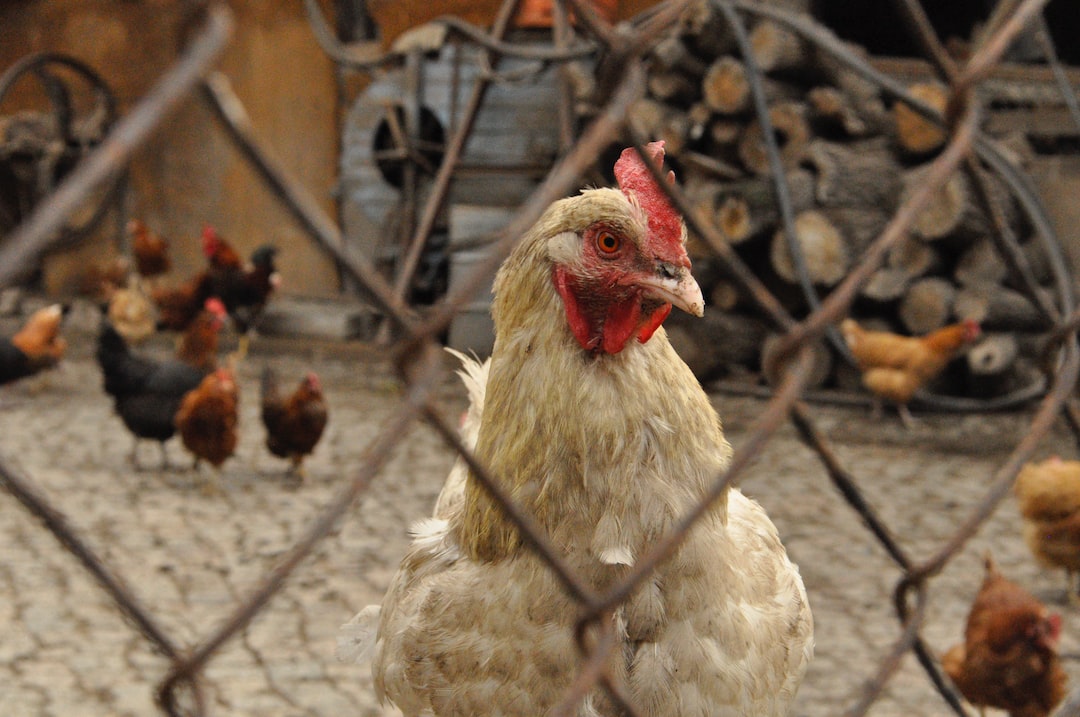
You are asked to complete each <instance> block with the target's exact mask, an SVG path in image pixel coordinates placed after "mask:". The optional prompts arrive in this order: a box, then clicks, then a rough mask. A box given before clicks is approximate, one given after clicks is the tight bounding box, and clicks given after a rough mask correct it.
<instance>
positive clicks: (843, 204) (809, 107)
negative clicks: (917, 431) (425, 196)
mask: <svg viewBox="0 0 1080 717" xmlns="http://www.w3.org/2000/svg"><path fill="white" fill-rule="evenodd" d="M694 8H695V9H694V11H693V12H692V13H690V14H689V15H688V19H687V20H686V22H684V23H683V24H682V25H681V26H680V28H679V31H678V33H677V34H675V35H673V36H671V37H668V38H666V39H664V40H663V41H662V42H660V43H659V44H658V45H657V46H656V48H655V49H654V50H653V52H652V65H651V71H650V77H649V81H648V84H647V87H648V95H647V97H645V98H644V99H642V100H641V101H640V102H638V103H637V104H636V105H635V106H634V107H633V109H632V111H631V113H630V116H629V118H628V119H629V122H630V123H631V126H633V127H634V129H635V130H637V131H638V132H640V133H641V134H643V135H645V136H648V137H650V138H659V139H663V140H665V141H666V146H667V150H668V159H669V161H670V162H671V164H672V166H673V167H674V168H675V170H676V174H677V175H678V176H679V178H680V183H681V186H682V187H683V189H684V191H685V193H686V196H687V198H688V199H689V201H690V203H691V206H692V209H693V214H694V216H695V217H696V219H697V220H698V221H700V222H702V223H704V224H707V225H708V226H711V227H713V228H714V229H715V230H717V232H718V233H719V234H720V235H721V236H722V237H723V239H724V240H725V241H727V242H729V243H730V244H731V246H732V247H733V249H734V250H735V251H736V253H737V254H738V255H739V256H740V257H741V258H742V259H743V260H744V261H745V263H746V264H747V265H748V266H749V267H750V268H751V269H752V270H753V271H754V272H755V273H756V274H757V276H758V277H759V278H760V279H762V281H764V282H765V284H766V286H767V287H768V288H769V289H770V290H771V291H772V292H773V294H774V295H775V296H776V297H777V298H779V299H780V300H781V301H782V302H783V303H784V304H785V306H786V308H787V309H788V310H789V311H790V312H791V313H792V314H793V315H795V316H796V317H801V316H804V315H805V314H806V313H807V311H808V310H809V307H810V301H809V300H808V298H807V296H806V292H805V289H804V288H803V283H804V282H809V283H810V284H812V286H813V290H814V291H815V292H816V293H817V294H818V296H819V297H821V296H824V295H826V294H827V293H828V291H829V290H830V289H831V288H832V287H835V286H836V285H837V284H838V283H839V282H840V281H841V280H842V279H843V278H844V277H845V276H847V274H848V272H849V271H850V269H851V267H852V266H853V265H854V264H855V263H856V262H858V260H859V258H860V256H861V255H862V253H863V252H864V251H865V250H866V248H867V247H868V246H869V245H870V244H871V243H872V242H873V241H874V240H875V239H876V238H877V237H878V236H880V234H881V232H882V230H883V229H884V228H885V226H886V225H887V224H888V222H889V221H890V220H891V219H892V217H893V215H894V213H895V211H896V209H897V208H898V207H899V206H900V203H901V202H903V201H904V199H905V198H906V197H907V196H908V195H909V193H910V192H911V191H913V190H914V189H915V188H917V187H919V186H922V184H923V183H924V182H925V179H926V172H927V168H928V166H929V163H930V161H932V160H933V159H934V157H935V156H936V154H937V153H938V152H939V151H940V150H941V149H942V147H943V146H944V145H945V142H946V140H947V138H948V137H947V134H946V133H945V131H944V130H942V129H941V128H939V127H938V126H936V125H935V124H933V123H931V122H928V121H927V120H925V119H924V118H923V117H922V116H920V115H919V114H917V113H916V112H914V111H913V110H912V109H911V108H910V107H908V106H907V105H905V104H904V103H902V102H891V101H887V100H886V98H885V97H884V96H883V95H882V94H881V93H880V92H879V91H878V90H877V89H876V88H875V87H873V86H872V85H870V84H869V83H868V82H866V81H865V80H864V79H863V78H861V77H860V76H858V75H856V74H855V73H854V72H852V71H851V70H850V69H848V68H846V67H843V66H841V65H840V64H839V63H837V62H836V61H835V60H832V59H831V58H830V57H829V56H828V55H826V53H824V52H822V51H820V50H818V49H817V48H815V47H814V46H813V45H811V44H809V43H807V42H805V41H804V40H803V39H802V38H801V37H799V36H798V35H796V34H795V33H792V32H789V31H787V30H786V29H784V28H783V27H781V26H780V25H779V24H777V23H775V22H772V21H770V20H767V19H763V20H758V21H756V22H755V21H754V20H753V19H752V18H748V22H749V23H750V24H749V40H750V44H751V45H752V48H753V64H756V66H757V67H758V68H759V70H760V71H761V72H762V73H763V76H762V79H761V89H762V90H763V92H764V96H765V98H766V102H767V106H768V115H769V120H770V123H771V125H772V132H773V136H774V137H775V139H776V143H777V147H778V149H779V159H780V162H779V164H780V167H781V169H782V171H783V179H784V181H785V182H786V187H787V194H788V196H789V198H790V203H791V211H792V218H793V223H794V233H795V236H794V237H790V236H788V234H787V232H786V231H785V229H784V222H783V221H782V217H781V211H780V202H779V200H778V196H777V183H776V177H775V176H774V167H773V165H772V163H771V162H770V161H769V156H768V154H767V152H766V145H765V142H764V134H763V133H764V128H763V126H762V123H761V121H760V119H759V118H758V117H757V115H756V113H755V112H754V101H753V94H752V77H751V74H750V73H751V71H752V70H751V68H750V67H749V66H748V63H747V60H746V58H744V57H742V56H741V55H740V54H739V51H738V46H737V43H736V41H735V35H734V33H733V31H732V29H731V28H730V27H728V25H727V23H726V21H725V19H724V17H723V15H722V14H721V13H720V12H719V11H718V10H714V9H713V8H712V6H711V5H710V4H709V3H707V2H702V3H699V4H697V5H695V6H694ZM853 49H856V50H858V48H853ZM862 54H863V55H864V56H865V53H862ZM908 89H909V90H910V92H911V94H912V95H913V96H915V97H917V98H918V99H920V100H922V101H923V102H925V103H928V104H930V105H932V106H935V107H938V108H940V109H944V107H945V103H946V100H947V90H946V88H945V87H944V86H942V85H940V84H937V83H934V82H930V81H920V82H911V83H909V86H908ZM1008 143H1009V146H1010V148H1011V150H1010V152H1011V156H1014V157H1017V158H1019V159H1021V160H1023V159H1024V158H1025V156H1030V153H1029V152H1030V151H1029V150H1025V149H1024V147H1025V141H1024V140H1023V138H1022V137H1019V138H1017V137H1009V138H1008ZM1017 147H1019V148H1020V150H1019V151H1017V150H1016V148H1017ZM983 180H984V185H985V187H987V188H988V189H987V190H986V191H987V192H988V194H989V196H990V197H991V200H992V201H993V203H994V205H995V206H996V210H997V213H998V214H999V215H1000V219H1001V220H1002V221H1004V222H1005V223H1006V224H1007V225H1008V227H1009V229H1010V230H1011V231H1012V232H1013V233H1014V235H1015V236H1017V237H1019V238H1020V240H1021V244H1022V247H1023V250H1024V252H1025V254H1026V255H1027V258H1028V259H1029V261H1031V263H1032V265H1033V270H1034V271H1035V273H1036V274H1037V276H1038V278H1039V280H1040V281H1043V282H1048V281H1049V279H1048V277H1047V276H1046V274H1047V272H1046V271H1045V266H1046V260H1045V259H1044V258H1042V257H1041V256H1040V255H1041V252H1040V250H1039V248H1038V247H1037V245H1036V243H1035V242H1033V241H1032V240H1031V237H1030V234H1031V229H1030V227H1029V226H1028V225H1027V223H1026V221H1025V218H1024V216H1023V214H1022V212H1021V211H1020V210H1019V209H1018V206H1017V204H1016V202H1015V200H1014V198H1013V197H1012V196H1011V195H1010V193H1009V192H1008V191H1007V188H1006V187H1005V185H1004V183H1003V182H1002V181H1001V180H1000V179H999V178H998V177H996V176H993V175H991V174H990V173H988V172H986V173H984V176H983ZM995 227H996V225H995V223H994V220H993V219H991V218H990V217H988V216H986V214H985V213H984V212H983V211H982V208H981V205H980V202H979V193H978V192H977V191H976V187H973V186H972V182H971V181H970V180H969V178H968V177H967V176H966V175H964V174H962V173H958V174H956V175H954V176H953V177H952V178H950V180H949V181H948V183H947V184H946V185H945V186H944V187H943V188H942V189H941V191H939V192H937V193H936V194H935V195H934V197H933V200H932V202H931V204H930V206H928V207H927V208H926V209H925V210H924V211H923V212H922V213H921V214H920V215H919V216H918V218H917V219H916V221H915V222H914V224H913V226H912V227H911V230H910V232H909V235H908V236H906V237H905V239H904V240H903V241H902V242H900V243H899V244H898V245H897V246H895V247H894V248H893V249H892V250H891V251H890V252H889V253H888V255H887V257H886V259H885V261H884V262H883V264H882V266H881V267H880V268H879V269H878V270H877V271H876V272H875V273H874V274H873V276H872V277H871V279H870V280H869V281H868V282H867V283H866V284H865V285H864V286H862V287H861V290H860V293H859V297H858V299H857V301H856V304H855V305H854V307H853V310H852V313H853V315H854V316H855V317H856V318H858V319H860V320H868V321H872V322H875V323H876V324H878V325H879V326H880V327H881V328H887V329H889V330H892V331H895V332H897V333H900V334H905V335H921V334H924V333H927V332H930V331H933V330H935V329H938V328H941V327H942V326H945V325H946V324H949V323H953V322H956V321H959V320H961V319H965V318H973V319H976V320H978V321H979V322H980V323H981V324H982V327H983V330H984V334H985V337H984V339H983V340H982V341H981V342H980V343H979V344H977V345H975V346H974V347H973V348H972V349H971V350H970V351H968V352H967V354H966V355H965V356H963V357H961V358H960V359H958V360H957V361H956V362H955V363H954V366H953V367H951V368H952V369H953V370H951V371H950V372H948V373H947V376H949V377H950V378H949V379H946V380H945V381H946V382H945V383H942V384H937V385H935V386H934V387H933V390H934V391H935V392H938V393H942V394H950V395H958V396H971V397H979V398H993V397H995V396H999V395H1001V394H1002V393H1003V392H1008V391H1013V390H1015V389H1016V388H1017V387H1018V386H1021V385H1023V384H1024V383H1025V382H1031V381H1034V380H1035V379H1036V378H1037V371H1036V369H1035V364H1036V358H1037V357H1036V356H1035V348H1034V347H1037V346H1038V345H1039V342H1038V341H1037V340H1034V339H1035V337H1037V336H1038V334H1040V333H1042V332H1045V330H1046V325H1045V323H1044V322H1043V321H1042V320H1041V316H1040V313H1039V311H1038V310H1037V308H1036V306H1035V304H1034V303H1033V302H1032V301H1031V300H1030V299H1029V298H1028V297H1027V296H1026V295H1025V294H1024V293H1023V292H1022V291H1021V287H1020V285H1019V284H1017V283H1016V282H1015V281H1014V280H1013V278H1012V276H1011V274H1010V271H1009V270H1008V268H1007V266H1006V264H1005V262H1004V261H1003V260H1002V259H1001V256H1000V254H999V252H998V249H997V246H998V242H997V241H996V240H995V237H994V233H995V232H996V228H995ZM793 249H795V250H797V253H798V254H801V258H798V257H796V256H795V255H793ZM691 250H692V255H694V256H693V258H694V262H695V273H696V274H698V276H699V282H700V283H701V284H702V290H703V291H704V293H705V296H706V300H707V302H708V304H709V308H710V311H709V312H707V313H706V317H710V316H711V317H712V318H711V319H709V320H705V321H702V320H698V321H678V320H676V321H675V322H674V323H672V325H671V333H672V334H673V340H675V341H676V343H677V344H678V346H679V347H680V349H681V350H683V351H684V352H685V353H686V355H689V356H691V357H692V366H693V368H694V369H695V371H696V372H697V373H698V376H699V377H700V378H703V379H708V378H714V377H718V376H720V375H723V374H725V373H729V372H731V371H760V369H761V366H762V362H761V357H762V352H763V351H764V350H768V348H767V347H769V346H772V345H773V343H774V341H775V339H774V337H772V335H771V333H768V332H767V331H766V328H769V327H764V325H763V324H762V323H761V319H760V317H759V316H757V315H755V313H754V308H753V306H752V302H751V301H750V300H749V299H748V297H745V296H742V295H741V294H740V291H739V289H738V285H737V283H735V282H734V281H733V280H732V278H731V277H729V276H726V275H725V274H724V272H723V271H722V270H721V268H720V267H719V265H718V262H717V260H716V259H715V258H712V257H710V254H709V252H708V250H707V249H706V248H704V247H703V246H702V245H701V244H699V243H696V242H695V241H693V240H692V241H691ZM672 318H673V319H674V318H675V317H674V316H673V317H672ZM755 322H757V323H756V324H755ZM754 326H757V328H751V327H754ZM815 352H816V353H818V354H820V358H817V359H816V360H815V363H816V364H818V365H820V366H821V367H824V368H823V369H822V370H820V371H817V372H816V374H815V377H814V381H813V383H814V384H815V385H819V386H838V385H840V386H843V385H844V384H846V383H848V381H845V380H843V379H841V378H838V376H841V375H843V374H845V372H847V373H849V374H850V371H851V370H852V369H851V367H850V365H847V366H845V364H847V362H846V361H845V359H844V358H843V357H841V356H840V355H839V352H838V351H837V350H836V348H835V347H827V344H825V343H823V344H822V346H821V347H815Z"/></svg>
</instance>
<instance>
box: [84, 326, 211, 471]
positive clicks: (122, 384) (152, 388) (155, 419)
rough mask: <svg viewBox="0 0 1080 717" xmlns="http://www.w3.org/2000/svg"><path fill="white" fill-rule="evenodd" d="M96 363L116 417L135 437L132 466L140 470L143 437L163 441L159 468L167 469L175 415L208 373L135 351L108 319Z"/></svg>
mask: <svg viewBox="0 0 1080 717" xmlns="http://www.w3.org/2000/svg"><path fill="white" fill-rule="evenodd" d="M97 362H98V365H99V366H101V372H102V374H103V375H104V377H105V393H107V394H109V395H110V396H112V397H113V401H114V405H115V408H116V413H117V414H118V415H119V416H120V419H121V420H122V421H123V422H124V425H125V426H127V428H128V430H129V431H131V433H132V434H133V435H134V436H135V446H134V448H133V449H132V453H131V461H132V463H134V464H135V466H136V467H138V454H137V450H138V444H139V439H151V440H155V441H158V442H159V443H160V445H161V465H162V468H165V467H167V466H168V455H167V454H166V453H165V441H167V440H169V439H170V438H172V436H173V435H174V434H175V433H176V423H175V420H174V419H175V416H176V411H177V409H179V408H180V402H181V401H182V400H183V398H184V395H185V394H187V392H188V391H190V390H192V389H193V388H195V387H196V386H198V385H199V382H200V381H202V379H203V376H205V375H206V371H204V370H202V369H197V368H195V367H193V366H190V365H188V364H186V363H184V362H182V361H179V360H176V359H166V360H163V361H156V360H154V359H150V358H147V357H144V356H138V355H136V354H134V353H132V352H131V349H130V348H129V347H128V345H127V343H126V342H125V341H124V338H123V337H122V336H120V334H119V333H117V331H116V329H115V328H113V326H112V324H110V323H109V322H108V321H104V322H102V325H101V333H100V334H98V344H97Z"/></svg>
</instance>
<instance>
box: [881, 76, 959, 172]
mask: <svg viewBox="0 0 1080 717" xmlns="http://www.w3.org/2000/svg"><path fill="white" fill-rule="evenodd" d="M908 92H910V93H911V95H912V96H913V97H915V99H918V100H922V101H923V102H924V103H926V104H928V105H930V106H931V107H933V108H934V109H936V110H937V111H939V112H944V111H945V105H946V103H947V102H948V99H949V91H948V88H946V87H945V86H944V85H942V84H940V83H918V84H914V85H911V86H910V87H909V88H908ZM893 119H894V120H895V122H896V139H897V141H898V142H899V143H900V146H901V147H903V149H904V150H905V151H907V152H910V153H911V154H915V155H923V154H927V153H930V152H933V151H935V150H937V149H939V148H940V147H941V146H942V145H943V144H945V139H946V137H947V136H948V135H947V133H946V132H945V129H944V128H942V127H940V126H938V125H937V124H935V123H933V122H931V121H930V120H928V119H926V118H925V117H923V116H922V115H921V114H919V113H917V112H916V111H915V110H913V109H912V108H911V107H910V106H909V105H907V104H906V103H904V102H897V103H896V105H895V106H894V107H893Z"/></svg>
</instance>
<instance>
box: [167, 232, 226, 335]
mask: <svg viewBox="0 0 1080 717" xmlns="http://www.w3.org/2000/svg"><path fill="white" fill-rule="evenodd" d="M202 251H203V256H204V257H206V264H207V267H206V269H204V270H202V271H200V272H199V273H198V274H196V275H195V276H193V277H191V278H190V279H188V280H187V281H185V282H184V283H182V284H180V285H178V286H171V287H157V288H155V289H154V290H153V292H152V293H151V296H152V298H153V300H154V303H155V304H157V307H158V312H159V313H158V324H157V325H158V328H159V329H171V330H173V331H183V330H184V329H186V328H187V327H188V325H189V324H190V323H191V322H192V321H194V320H195V317H196V316H198V315H199V312H200V311H202V309H203V306H204V304H205V303H206V300H207V299H209V298H210V297H211V296H218V295H219V294H218V292H217V285H218V284H219V283H220V282H221V281H222V279H221V277H222V276H224V275H227V274H229V273H230V272H240V271H242V265H243V263H242V262H241V260H240V255H239V254H237V253H236V251H235V250H234V249H233V248H232V247H231V246H229V244H228V243H227V242H226V241H225V240H224V239H222V238H221V236H219V235H218V233H217V231H215V230H214V228H213V227H211V226H207V227H205V228H204V229H203V233H202Z"/></svg>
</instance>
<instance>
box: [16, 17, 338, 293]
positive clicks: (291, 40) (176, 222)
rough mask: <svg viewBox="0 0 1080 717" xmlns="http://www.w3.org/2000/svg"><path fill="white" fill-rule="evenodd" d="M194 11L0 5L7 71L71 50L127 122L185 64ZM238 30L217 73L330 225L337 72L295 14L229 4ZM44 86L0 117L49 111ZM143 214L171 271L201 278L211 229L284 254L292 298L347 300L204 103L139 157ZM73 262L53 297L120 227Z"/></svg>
mask: <svg viewBox="0 0 1080 717" xmlns="http://www.w3.org/2000/svg"><path fill="white" fill-rule="evenodd" d="M191 5H192V3H190V2H180V1H177V0H143V1H141V2H114V1H111V0H47V1H38V2H27V1H20V2H5V3H0V70H2V69H3V68H6V67H8V66H9V65H10V64H11V63H13V62H14V61H16V60H17V59H19V58H20V57H23V56H24V55H26V54H29V53H31V52H37V51H45V50H49V51H59V52H65V53H68V54H71V55H74V56H75V57H78V58H79V59H81V60H83V61H85V62H87V63H88V64H90V65H91V66H92V67H94V68H95V69H96V70H97V71H98V72H99V73H100V74H101V75H102V76H103V77H104V79H105V81H106V82H108V83H109V85H110V86H111V87H112V88H113V89H114V90H115V91H116V93H117V95H118V98H119V100H120V107H121V113H123V112H125V111H127V110H128V109H129V108H130V107H131V105H132V104H133V103H134V102H136V101H137V100H138V99H139V98H140V97H141V96H142V95H144V94H145V93H146V92H147V90H148V89H150V88H151V87H152V86H153V84H154V82H155V80H156V79H157V78H158V77H159V76H160V75H161V73H162V72H164V71H165V70H166V69H167V68H168V67H169V66H170V64H171V63H172V62H173V61H174V60H175V58H176V56H177V53H178V52H179V48H180V47H181V41H180V37H181V33H182V31H183V27H184V24H185V22H186V20H187V17H186V16H187V8H189V7H190V6H191ZM230 5H231V7H232V8H233V10H234V12H235V17H236V31H235V34H234V37H233V39H232V42H231V44H230V46H229V47H228V49H227V51H226V53H225V55H224V57H223V59H222V60H221V62H220V64H219V69H220V70H221V71H223V72H224V73H225V74H226V75H228V77H229V78H230V79H231V80H232V82H233V85H234V88H235V90H236V92H237V94H238V95H239V96H240V99H241V100H242V101H243V102H244V104H245V106H246V107H247V109H248V112H249V114H250V115H251V120H252V123H253V125H254V127H255V131H256V134H257V135H258V137H259V138H260V139H261V140H262V141H263V142H264V144H265V145H266V146H268V147H271V148H273V152H272V153H273V155H274V156H275V157H276V158H277V159H278V160H279V161H280V162H281V163H282V164H283V165H284V166H285V167H287V168H288V170H289V172H290V173H291V174H292V175H293V176H294V177H295V178H296V179H298V180H299V181H300V182H302V183H303V184H304V185H305V186H306V187H307V188H308V189H309V190H310V191H311V192H313V193H314V195H315V196H316V197H317V198H318V199H319V200H320V202H321V203H322V205H323V207H324V208H325V209H326V210H327V211H328V212H330V213H331V215H332V216H333V214H334V212H335V204H334V202H333V200H332V197H331V190H332V188H333V185H334V182H335V179H336V175H337V156H338V136H339V132H338V106H337V105H338V100H337V86H336V81H335V74H334V68H333V66H332V63H331V62H330V61H329V60H327V58H326V57H325V55H324V54H323V53H322V51H321V50H320V49H319V47H318V46H317V45H316V43H315V40H314V38H313V37H312V34H311V31H310V29H309V28H308V25H307V20H306V17H305V15H304V11H303V7H302V5H301V3H299V2H288V3H282V2H276V1H274V0H246V1H242V0H233V2H231V3H230ZM34 86H35V85H34V83H33V82H28V81H23V82H20V87H19V91H18V92H17V93H15V94H14V95H13V97H12V98H11V100H10V101H6V102H5V103H4V105H3V106H2V107H0V113H7V112H11V111H13V110H15V109H18V108H19V107H27V106H29V107H35V106H36V107H39V108H40V107H44V106H45V105H44V104H42V103H41V101H40V99H39V98H38V97H37V96H36V93H35V92H33V91H32V90H33V89H34ZM131 176H132V182H131V207H132V213H133V215H135V216H139V217H142V218H143V219H145V220H146V221H147V222H148V223H149V224H150V226H151V227H153V228H155V229H157V230H159V231H161V232H163V233H164V234H165V235H166V236H168V237H170V239H171V240H172V246H173V260H174V269H173V272H174V274H175V276H176V278H182V277H185V276H187V275H189V274H191V273H193V272H194V271H196V269H197V268H198V267H200V266H201V263H202V259H201V256H200V254H199V248H198V242H197V241H195V239H196V238H197V237H198V234H199V232H200V230H201V228H202V226H203V224H204V223H211V224H213V225H215V226H216V227H217V228H218V229H219V231H221V233H222V234H223V235H224V236H226V237H227V238H228V239H229V240H230V241H232V242H233V243H234V244H235V245H236V246H237V247H238V248H239V249H240V250H241V251H242V252H244V253H245V254H246V253H248V252H250V250H252V249H254V248H255V247H256V246H258V245H259V244H262V243H264V242H272V243H274V244H276V245H277V246H278V247H279V249H280V250H281V253H280V263H281V271H282V274H283V278H284V282H285V285H284V291H285V292H287V293H294V294H300V295H309V296H327V295H332V294H335V293H337V291H338V277H337V273H336V270H335V269H334V267H333V264H332V262H331V261H330V260H329V259H328V258H327V257H325V256H324V255H323V253H322V252H321V251H320V250H319V249H318V248H317V247H316V246H315V245H314V244H313V243H312V242H311V241H310V240H309V239H308V238H307V237H306V235H304V234H303V233H302V232H301V231H300V229H299V228H298V227H297V226H296V225H295V223H294V222H293V221H292V220H291V219H290V218H289V217H288V216H287V215H286V214H285V213H284V212H283V211H282V210H281V209H280V208H279V207H278V206H277V205H276V203H275V201H274V200H273V199H272V198H271V196H270V195H269V193H268V192H267V191H266V190H265V189H264V188H263V186H262V185H261V184H260V183H259V180H258V179H257V177H256V176H255V175H254V174H253V173H251V172H250V170H249V169H248V168H247V166H246V165H245V164H244V163H243V160H242V159H241V158H240V157H239V156H238V155H237V154H236V153H235V152H234V151H233V150H232V148H231V147H230V145H229V144H228V142H227V140H226V139H225V137H224V135H223V134H222V133H221V131H220V129H219V128H218V127H216V126H215V124H214V121H213V119H212V118H211V116H210V114H209V112H208V111H207V110H206V109H205V107H203V106H202V105H201V104H200V102H199V101H197V100H195V99H191V100H189V101H187V102H186V103H184V104H183V105H182V106H181V108H180V109H179V111H178V112H176V113H175V114H174V115H173V116H172V117H171V118H170V119H169V120H168V121H167V122H166V123H165V124H164V125H163V126H162V127H161V128H160V130H159V131H158V132H157V133H156V134H155V135H154V136H153V138H152V139H151V140H150V141H149V143H147V144H146V145H145V146H144V148H143V149H142V150H140V151H139V152H138V153H137V154H136V155H135V157H134V158H133V161H132V165H131ZM106 229H108V230H109V231H105V232H103V233H102V234H103V235H102V236H98V237H94V238H91V239H90V240H88V241H87V242H86V243H85V244H84V246H83V247H80V248H79V249H78V250H77V251H76V252H74V254H72V253H66V255H64V256H60V257H50V258H49V259H48V260H47V261H46V265H45V270H46V271H45V280H46V288H47V289H48V290H50V291H52V292H66V291H68V290H69V289H70V288H71V286H73V285H74V282H75V281H76V277H77V275H78V273H79V270H80V269H81V267H82V266H83V264H84V262H85V257H86V256H87V255H91V256H98V255H104V254H107V253H109V252H111V251H113V246H112V243H113V238H114V232H112V231H111V229H112V227H111V226H108V227H106Z"/></svg>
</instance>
